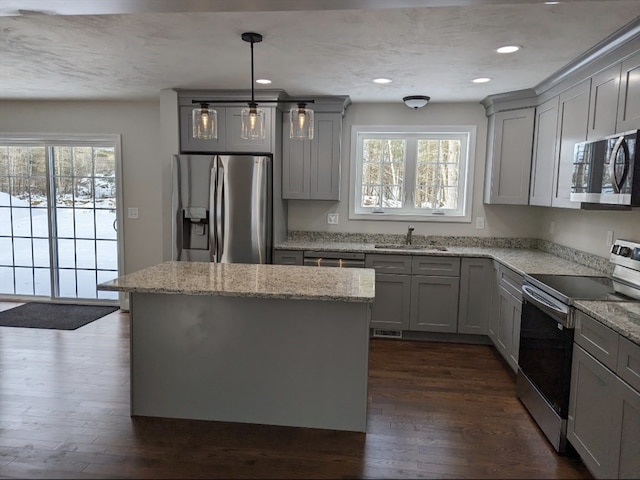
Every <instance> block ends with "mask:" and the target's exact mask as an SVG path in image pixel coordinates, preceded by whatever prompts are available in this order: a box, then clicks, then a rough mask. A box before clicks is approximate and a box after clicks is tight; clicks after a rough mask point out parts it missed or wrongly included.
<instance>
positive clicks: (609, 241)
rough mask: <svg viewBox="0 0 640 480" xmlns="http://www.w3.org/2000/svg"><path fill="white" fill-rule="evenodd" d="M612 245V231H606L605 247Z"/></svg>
mask: <svg viewBox="0 0 640 480" xmlns="http://www.w3.org/2000/svg"><path fill="white" fill-rule="evenodd" d="M612 244H613V230H607V245H612Z"/></svg>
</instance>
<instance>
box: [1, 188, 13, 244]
mask: <svg viewBox="0 0 640 480" xmlns="http://www.w3.org/2000/svg"><path fill="white" fill-rule="evenodd" d="M0 195H2V193H0ZM0 235H2V236H6V237H9V236H11V208H10V207H0Z"/></svg>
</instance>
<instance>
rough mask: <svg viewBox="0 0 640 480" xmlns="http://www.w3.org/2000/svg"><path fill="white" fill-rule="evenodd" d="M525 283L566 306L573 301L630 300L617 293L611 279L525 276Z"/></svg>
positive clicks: (572, 276) (574, 276)
mask: <svg viewBox="0 0 640 480" xmlns="http://www.w3.org/2000/svg"><path fill="white" fill-rule="evenodd" d="M525 281H526V282H528V283H530V284H532V285H534V286H536V287H538V288H539V289H541V290H542V291H544V292H546V293H548V294H549V295H551V296H553V297H555V298H557V299H558V300H560V301H562V302H563V303H565V304H569V303H570V301H571V300H628V299H627V298H626V297H623V296H621V295H620V294H618V293H616V292H615V290H614V288H613V281H612V280H611V278H609V277H584V276H580V275H549V274H535V273H534V274H529V275H525Z"/></svg>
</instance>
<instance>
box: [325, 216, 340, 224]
mask: <svg viewBox="0 0 640 480" xmlns="http://www.w3.org/2000/svg"><path fill="white" fill-rule="evenodd" d="M327 223H328V224H329V225H338V214H337V213H329V214H328V215H327Z"/></svg>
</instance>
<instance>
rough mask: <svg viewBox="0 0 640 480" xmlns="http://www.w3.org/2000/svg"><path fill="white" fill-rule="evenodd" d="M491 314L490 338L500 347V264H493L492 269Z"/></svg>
mask: <svg viewBox="0 0 640 480" xmlns="http://www.w3.org/2000/svg"><path fill="white" fill-rule="evenodd" d="M491 272H492V278H491V287H492V292H491V312H490V314H489V338H490V339H491V341H492V342H493V344H494V345H495V346H496V347H497V346H498V328H499V326H500V297H499V296H498V263H497V262H496V261H494V262H493V265H492V267H491Z"/></svg>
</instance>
